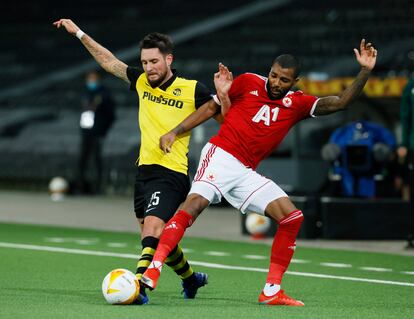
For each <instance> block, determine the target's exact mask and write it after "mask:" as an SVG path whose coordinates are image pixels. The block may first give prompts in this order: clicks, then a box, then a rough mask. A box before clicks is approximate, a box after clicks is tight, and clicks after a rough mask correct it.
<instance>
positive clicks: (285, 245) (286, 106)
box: [141, 39, 377, 306]
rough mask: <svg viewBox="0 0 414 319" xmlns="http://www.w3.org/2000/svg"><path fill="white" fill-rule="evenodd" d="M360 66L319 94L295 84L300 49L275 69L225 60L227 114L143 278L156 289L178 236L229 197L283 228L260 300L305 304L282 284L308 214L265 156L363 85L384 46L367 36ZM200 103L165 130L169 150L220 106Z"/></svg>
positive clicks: (220, 77) (220, 84) (220, 86)
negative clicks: (261, 71)
mask: <svg viewBox="0 0 414 319" xmlns="http://www.w3.org/2000/svg"><path fill="white" fill-rule="evenodd" d="M354 52H355V57H356V60H357V61H358V63H359V64H360V66H361V70H360V72H359V74H358V75H357V77H356V79H355V80H354V82H353V83H352V84H351V85H350V86H349V87H348V88H346V89H345V90H344V91H343V92H342V93H341V94H340V95H339V96H329V97H323V98H317V97H315V96H311V95H306V94H304V93H303V92H301V91H296V92H293V91H291V88H292V87H293V85H294V84H295V83H296V82H297V81H298V75H299V69H300V65H299V63H298V61H297V60H296V58H295V57H293V56H291V55H281V56H279V57H277V58H276V59H275V60H274V62H273V64H272V67H271V69H270V72H269V75H268V77H263V76H260V75H257V74H253V73H245V74H242V75H240V76H239V77H237V78H236V79H234V81H233V76H232V74H231V72H230V71H229V70H228V69H227V67H225V66H224V65H222V64H220V65H219V72H217V73H216V74H215V76H214V84H215V87H216V91H217V95H216V96H215V100H216V102H219V103H220V104H221V112H222V115H223V116H224V122H223V123H222V124H221V127H220V130H219V132H218V134H217V135H216V136H213V137H212V138H211V139H210V142H209V143H207V145H206V146H205V147H204V149H203V151H202V153H201V158H200V163H199V166H198V170H197V173H196V176H195V177H194V181H193V184H192V187H191V190H190V192H189V195H188V197H187V199H186V200H185V202H184V203H183V204H182V206H181V209H180V210H179V211H178V212H177V213H176V214H175V215H174V217H173V218H172V219H170V221H169V222H168V223H167V224H166V226H165V228H164V231H163V233H162V235H161V238H160V242H159V244H158V247H157V251H156V253H155V255H154V258H153V261H152V263H151V265H150V266H149V268H148V269H147V271H146V272H145V273H144V275H143V276H142V279H141V280H142V282H143V284H144V285H146V286H148V287H150V288H152V289H154V288H155V287H156V285H157V281H158V278H159V276H160V274H161V268H162V265H163V263H164V260H165V259H166V257H167V256H168V254H169V253H170V251H171V250H172V249H173V248H174V247H175V246H176V245H177V244H178V242H179V241H180V240H181V238H182V237H183V235H184V232H185V229H186V228H187V227H190V226H191V225H192V224H193V223H194V221H195V219H196V218H197V217H198V215H199V214H200V213H201V212H202V211H203V210H204V209H205V208H206V207H207V206H208V205H209V204H210V203H218V202H220V200H221V198H222V197H224V198H226V200H227V201H228V202H229V203H230V204H232V205H233V206H234V207H235V208H237V209H239V210H241V211H242V212H247V211H253V212H257V213H261V214H265V215H266V216H268V217H270V218H273V219H274V220H275V221H276V222H277V223H278V225H279V226H278V230H277V232H276V235H275V237H274V240H273V245H272V248H271V256H270V266H269V272H268V275H267V280H266V284H265V287H264V289H263V291H262V293H261V294H260V296H259V303H260V304H267V305H288V306H303V305H304V303H303V302H301V301H299V300H295V299H293V298H291V297H289V296H287V295H286V294H285V293H284V291H283V290H281V288H280V285H281V282H282V277H283V275H284V273H285V271H286V270H287V268H288V266H289V264H290V261H291V259H292V256H293V253H294V251H295V247H296V236H297V234H298V232H299V229H300V225H301V223H302V221H303V214H302V212H301V211H300V210H298V209H297V208H296V207H295V205H294V204H293V203H292V202H291V201H290V199H289V197H288V195H287V194H286V193H285V192H284V191H283V190H282V189H281V188H280V187H279V186H278V185H276V184H275V183H274V182H273V181H272V180H270V179H268V178H266V177H264V176H262V175H260V174H258V173H257V172H256V171H255V169H256V167H257V165H258V164H259V162H260V161H261V160H262V159H264V158H265V157H266V156H268V155H269V154H270V153H271V152H272V150H273V149H274V148H276V147H277V146H278V145H279V144H280V143H281V141H282V140H283V138H284V136H285V135H286V134H287V133H288V131H289V129H290V128H291V127H292V126H294V125H295V124H296V123H297V122H299V121H301V120H303V119H306V118H309V117H315V116H319V115H327V114H330V113H334V112H337V111H340V110H344V109H345V108H346V107H347V105H348V104H349V103H350V102H351V101H352V100H354V99H355V98H356V97H357V96H358V95H359V94H360V93H361V91H362V89H363V88H364V85H365V83H366V82H367V80H368V77H369V75H370V72H371V70H372V69H373V68H374V66H375V63H376V58H377V50H376V49H375V48H374V47H373V46H372V44H371V43H366V42H365V40H364V39H363V40H362V41H361V44H360V49H359V51H358V50H357V49H354ZM214 111H215V110H211V112H202V111H196V112H194V113H192V114H191V115H190V116H189V117H187V118H186V119H185V120H184V121H183V122H182V123H181V124H180V125H178V126H177V127H176V128H175V129H173V130H172V131H171V132H169V133H167V134H166V135H164V136H162V137H161V140H160V147H161V148H162V149H163V151H164V152H165V153H168V152H169V151H170V148H171V145H172V143H173V142H174V140H175V137H176V136H177V135H179V134H183V133H185V132H187V131H189V130H190V129H192V128H193V127H195V126H197V125H198V124H200V123H202V122H203V121H205V120H206V119H207V118H209V117H211V116H212V115H213V114H214Z"/></svg>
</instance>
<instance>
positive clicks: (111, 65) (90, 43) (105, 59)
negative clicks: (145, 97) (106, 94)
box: [53, 19, 130, 83]
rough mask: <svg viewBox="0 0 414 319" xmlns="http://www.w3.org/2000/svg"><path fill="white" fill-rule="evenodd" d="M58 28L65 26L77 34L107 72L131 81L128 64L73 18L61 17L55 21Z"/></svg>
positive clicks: (67, 29)
mask: <svg viewBox="0 0 414 319" xmlns="http://www.w3.org/2000/svg"><path fill="white" fill-rule="evenodd" d="M53 25H54V26H55V27H57V28H60V27H64V28H65V29H66V31H67V32H68V33H70V34H72V35H76V36H77V37H78V38H79V39H80V41H81V42H82V44H83V45H84V46H85V48H86V49H87V50H88V51H89V53H90V54H91V55H92V56H93V58H94V59H95V60H96V62H98V63H99V65H100V66H101V67H102V68H103V69H104V70H105V71H107V72H109V73H111V74H113V75H115V76H116V77H118V78H120V79H122V80H124V81H125V82H127V83H130V81H129V79H128V76H127V72H126V70H127V67H128V66H127V65H126V64H125V63H124V62H122V61H120V60H118V59H117V58H116V57H115V56H114V55H113V54H112V52H111V51H109V50H108V49H106V48H104V47H103V46H102V45H100V44H99V43H98V42H96V41H95V40H94V39H92V38H91V37H90V36H88V35H87V34H85V33H84V32H83V31H82V30H81V29H80V28H79V27H78V26H77V25H76V24H75V23H74V22H73V21H72V20H70V19H60V20H58V21H56V22H54V23H53Z"/></svg>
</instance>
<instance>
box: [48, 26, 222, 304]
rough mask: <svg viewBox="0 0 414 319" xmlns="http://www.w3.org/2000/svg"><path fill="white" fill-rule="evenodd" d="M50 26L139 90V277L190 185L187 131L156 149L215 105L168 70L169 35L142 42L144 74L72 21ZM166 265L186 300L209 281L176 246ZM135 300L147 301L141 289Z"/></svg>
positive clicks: (212, 110) (195, 85)
mask: <svg viewBox="0 0 414 319" xmlns="http://www.w3.org/2000/svg"><path fill="white" fill-rule="evenodd" d="M54 25H55V26H56V27H57V28H60V27H64V28H65V29H66V30H67V31H68V32H69V33H70V34H72V35H75V36H76V37H78V38H79V39H80V41H81V42H82V44H83V45H84V46H85V47H86V49H87V50H88V51H89V52H90V53H91V55H92V56H93V57H94V58H95V60H96V61H97V62H98V63H99V64H100V65H101V66H102V67H103V68H104V69H105V70H106V71H108V72H109V73H111V74H113V75H115V76H117V77H119V78H120V79H122V80H124V81H125V82H127V83H129V84H130V88H131V90H133V91H136V93H137V94H138V99H139V115H138V122H139V127H140V130H141V147H140V154H139V158H138V160H137V165H138V169H137V174H136V179H135V194H134V210H135V214H136V217H137V219H138V222H139V224H140V226H141V243H142V251H141V257H140V259H139V260H138V265H137V271H136V274H137V277H138V279H140V278H141V276H142V274H143V273H144V272H145V270H146V269H147V267H148V266H149V264H150V263H151V261H152V258H153V255H154V252H155V249H156V248H157V245H158V241H159V237H160V235H161V232H162V230H163V228H164V226H165V224H166V222H167V221H168V220H169V219H170V218H171V217H172V216H173V215H174V213H175V210H176V209H177V208H178V206H179V205H180V204H181V203H182V202H183V201H184V200H185V198H186V195H187V193H188V191H189V189H190V181H189V178H188V174H187V171H188V158H187V153H188V145H189V142H190V134H189V133H186V134H183V135H180V136H179V137H178V138H177V140H176V142H175V143H174V144H173V150H172V151H171V152H170V153H167V154H165V153H163V151H162V150H161V149H160V147H159V139H160V137H161V136H162V135H164V134H166V133H167V132H169V131H170V130H171V129H173V128H174V127H176V126H177V125H178V124H179V123H181V122H182V121H183V120H184V119H185V118H186V117H187V116H188V115H189V114H191V113H193V112H194V111H195V110H196V109H197V108H203V109H205V110H206V112H202V113H203V114H204V115H203V118H200V119H199V121H200V123H201V122H203V121H205V120H206V119H208V118H210V117H211V116H212V115H214V114H216V113H217V112H218V107H219V106H218V105H217V104H216V103H215V102H214V101H213V99H212V98H211V95H210V92H209V90H208V89H207V88H206V87H205V86H204V85H203V84H201V83H200V82H197V81H195V80H187V79H184V78H181V77H179V76H178V75H177V73H176V71H175V70H173V69H172V68H171V64H172V62H173V55H172V49H173V45H172V41H171V39H170V38H169V37H168V36H167V35H164V34H160V33H151V34H148V35H147V36H145V37H144V38H143V39H142V40H141V42H140V50H141V52H140V55H141V56H140V58H141V64H142V68H143V72H142V71H140V70H139V69H137V68H134V67H130V66H128V65H127V64H125V63H124V62H122V61H120V60H118V59H117V58H116V57H115V56H114V55H113V54H112V53H111V52H110V51H109V50H107V49H106V48H104V47H103V46H102V45H100V44H99V43H97V42H96V41H95V40H93V39H92V38H91V37H90V36H89V35H87V34H85V33H84V32H83V31H82V30H81V29H80V28H79V27H78V26H77V25H76V24H75V23H74V22H73V21H72V20H70V19H60V20H58V21H56V22H55V23H54ZM166 263H167V265H169V266H170V267H171V268H172V269H173V270H174V271H175V272H176V273H177V275H179V276H180V278H181V279H182V286H183V293H184V297H185V298H191V299H192V298H194V297H195V295H196V293H197V290H198V288H200V287H202V286H204V285H205V284H207V279H208V276H207V274H204V273H197V272H194V271H193V270H192V268H191V266H190V265H189V263H188V262H187V260H186V258H185V257H184V254H183V252H182V250H181V248H180V247H179V246H176V247H175V249H174V250H173V251H172V252H171V254H170V255H169V258H168V260H167V262H166ZM141 286H143V285H141ZM138 302H139V303H143V304H145V303H148V296H147V295H146V293H145V290H144V289H143V288H142V289H141V291H140V297H139V300H138Z"/></svg>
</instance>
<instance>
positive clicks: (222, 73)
mask: <svg viewBox="0 0 414 319" xmlns="http://www.w3.org/2000/svg"><path fill="white" fill-rule="evenodd" d="M232 83H233V73H231V72H230V71H229V69H228V68H227V67H226V66H225V65H224V64H223V63H219V67H218V72H217V73H214V86H215V88H216V91H217V94H218V95H225V94H227V93H228V92H229V90H230V88H231V84H232Z"/></svg>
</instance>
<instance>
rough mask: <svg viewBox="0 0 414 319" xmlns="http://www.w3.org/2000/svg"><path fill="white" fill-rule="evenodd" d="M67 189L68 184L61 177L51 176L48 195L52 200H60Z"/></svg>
mask: <svg viewBox="0 0 414 319" xmlns="http://www.w3.org/2000/svg"><path fill="white" fill-rule="evenodd" d="M68 190H69V184H68V182H67V181H66V179H64V178H63V177H60V176H56V177H53V178H52V179H51V180H50V182H49V192H50V197H51V199H52V200H53V201H59V200H62V199H63V198H64V197H65V194H66V193H67V192H68Z"/></svg>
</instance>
